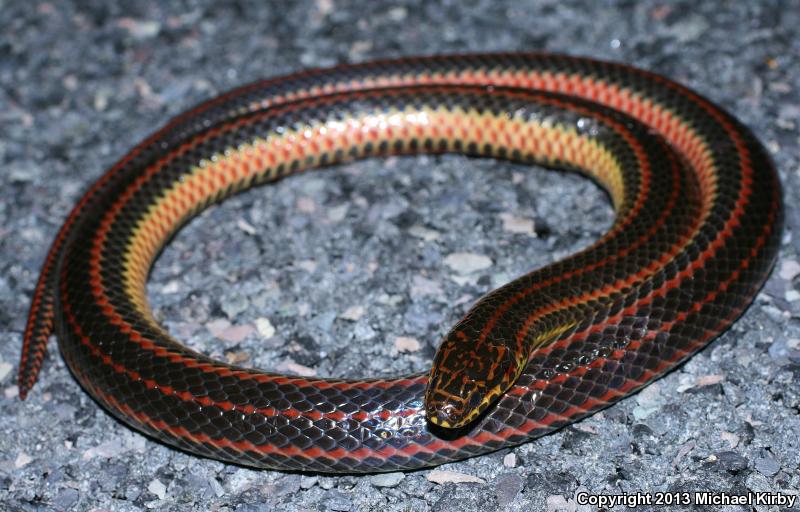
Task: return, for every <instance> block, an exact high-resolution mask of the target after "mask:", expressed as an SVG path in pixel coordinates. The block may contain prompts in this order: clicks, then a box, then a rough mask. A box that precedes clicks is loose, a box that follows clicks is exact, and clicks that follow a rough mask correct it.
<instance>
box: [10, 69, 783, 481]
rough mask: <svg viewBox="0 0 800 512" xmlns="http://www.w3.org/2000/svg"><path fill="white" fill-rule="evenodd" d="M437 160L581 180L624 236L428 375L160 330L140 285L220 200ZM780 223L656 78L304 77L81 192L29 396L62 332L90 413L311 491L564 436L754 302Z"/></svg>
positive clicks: (176, 128)
mask: <svg viewBox="0 0 800 512" xmlns="http://www.w3.org/2000/svg"><path fill="white" fill-rule="evenodd" d="M444 152H457V153H465V154H468V155H476V156H490V157H496V158H504V159H510V160H513V161H518V162H532V163H538V164H543V165H547V166H550V167H556V168H560V169H569V170H576V171H579V172H582V173H585V174H587V175H589V176H590V177H592V178H593V179H594V180H595V181H596V182H598V183H599V184H600V185H601V186H602V187H603V188H604V189H605V190H606V191H607V192H608V194H609V196H610V198H611V201H612V203H613V206H614V208H615V211H616V221H615V223H614V225H613V226H612V228H611V229H610V231H609V232H608V233H607V234H606V235H605V236H604V237H603V238H602V239H600V240H599V241H598V242H596V243H595V244H594V245H592V246H591V247H590V248H588V249H586V250H584V251H582V252H580V253H578V254H575V255H573V256H571V257H569V258H567V259H565V260H562V261H559V262H557V263H555V264H553V265H550V266H547V267H545V268H543V269H540V270H536V271H534V272H532V273H530V274H527V275H525V276H522V277H520V278H519V279H517V280H515V281H513V282H511V283H509V284H507V285H505V286H503V287H501V288H499V289H498V290H495V291H493V292H491V293H489V294H488V295H487V296H485V297H484V298H482V299H481V300H480V301H479V302H478V303H477V304H476V305H475V306H474V307H473V308H472V309H471V310H470V312H469V313H468V314H467V316H466V317H465V318H464V319H463V320H461V321H460V322H459V323H458V324H457V325H456V326H455V327H453V329H452V330H451V331H450V333H449V334H448V335H447V336H446V338H445V339H444V340H443V341H442V344H441V346H440V348H439V350H438V352H437V354H436V357H435V359H434V364H433V369H432V371H431V374H430V375H412V376H407V377H399V378H395V379H386V380H344V379H342V380H340V379H316V378H314V379H311V378H302V377H296V376H289V375H277V374H272V373H265V372H262V371H259V370H254V369H244V368H238V367H235V366H231V365H228V364H225V363H222V362H219V361H215V360H212V359H210V358H208V357H206V356H204V355H202V354H198V353H196V352H193V351H191V350H189V349H187V348H186V347H184V346H183V345H181V344H180V343H178V342H177V341H175V340H174V339H173V338H172V337H171V336H170V335H169V334H168V333H167V332H166V331H165V330H164V329H163V328H162V327H161V326H160V325H159V324H158V323H157V322H156V321H155V320H154V318H153V316H152V314H151V310H150V308H149V306H148V303H147V299H146V294H145V281H146V278H147V274H148V271H149V269H150V267H151V264H152V262H153V260H154V258H155V257H156V256H157V254H158V252H159V250H160V249H161V248H162V246H163V244H164V243H165V241H166V240H168V239H169V237H170V236H171V235H172V234H173V233H174V232H175V231H176V230H177V229H179V228H180V227H181V226H182V225H183V224H184V223H185V222H186V221H187V220H188V219H190V218H191V217H193V216H194V215H195V214H197V213H198V212H199V211H200V210H202V209H203V208H205V207H206V206H208V205H209V204H211V203H212V202H215V201H219V200H222V199H223V198H225V197H227V196H229V195H231V194H233V193H235V192H237V191H240V190H242V189H245V188H247V187H250V186H252V185H255V184H258V183H265V182H270V181H274V180H276V179H279V178H282V177H285V176H287V175H289V174H293V173H296V172H300V171H303V170H306V169H311V168H315V167H320V166H324V165H328V164H333V163H336V162H342V161H345V160H350V159H354V158H361V157H366V156H374V155H387V154H414V153H444ZM781 224H782V208H781V197H780V186H779V182H778V178H777V175H776V172H775V170H774V168H773V166H772V164H771V162H770V159H769V157H768V155H767V154H766V151H765V150H764V148H763V147H762V146H761V144H759V142H758V141H757V140H756V139H755V138H754V137H753V136H752V135H751V134H750V132H749V131H748V130H747V129H746V128H744V127H743V126H742V125H741V124H740V123H739V122H738V121H737V120H736V119H734V118H733V117H731V116H730V115H728V114H727V113H725V112H724V111H722V110H721V109H719V108H718V107H716V106H715V105H714V104H712V103H711V102H709V101H708V100H706V99H704V98H702V97H700V96H699V95H697V94H695V93H694V92H692V91H690V90H688V89H686V88H684V87H682V86H680V85H678V84H676V83H674V82H672V81H670V80H668V79H665V78H663V77H660V76H658V75H655V74H652V73H649V72H646V71H641V70H638V69H635V68H631V67H628V66H624V65H621V64H613V63H606V62H599V61H595V60H590V59H583V58H575V57H566V56H553V55H534V54H510V55H475V56H447V57H423V58H408V59H401V60H389V61H379V62H373V63H367V64H359V65H352V66H342V67H336V68H333V69H326V70H312V71H305V72H301V73H297V74H294V75H290V76H286V77H282V78H275V79H271V80H266V81H263V82H259V83H255V84H252V85H249V86H245V87H242V88H239V89H237V90H234V91H232V92H229V93H227V94H224V95H222V96H220V97H218V98H215V99H213V100H210V101H208V102H206V103H203V104H201V105H200V106H198V107H196V108H195V109H193V110H191V111H188V112H186V113H185V114H183V115H181V116H179V117H177V118H175V119H174V120H172V121H171V122H170V123H168V124H167V125H166V126H165V127H164V128H162V129H161V130H159V131H158V132H157V133H155V134H154V135H153V136H151V137H150V138H148V139H147V140H145V141H144V142H142V143H141V144H140V145H138V146H136V147H135V148H134V149H133V150H132V151H131V152H130V153H129V154H128V155H127V156H125V157H124V158H123V159H122V160H121V161H120V162H119V163H118V164H116V165H115V166H114V167H113V168H112V169H110V170H109V171H108V172H107V173H106V174H105V175H104V176H103V177H102V178H100V180H99V181H97V182H96V183H95V184H94V185H93V186H92V187H91V188H90V189H89V190H88V192H86V194H85V195H84V196H83V197H82V198H81V200H80V201H79V203H78V205H77V206H76V207H75V209H74V210H73V211H72V213H71V214H70V215H69V217H68V218H67V220H66V221H65V223H64V226H63V227H62V229H61V230H60V232H59V234H58V236H57V238H56V240H55V242H54V244H53V247H52V249H51V251H50V253H49V255H48V257H47V260H46V262H45V265H44V269H43V271H42V274H41V277H40V280H39V283H38V285H37V288H36V292H35V296H34V299H33V304H32V307H31V312H30V317H29V321H28V325H27V329H26V332H25V339H24V346H23V352H22V361H21V365H20V373H19V383H20V394H21V396H22V397H23V398H24V397H25V396H26V395H27V393H28V391H29V390H30V388H31V387H32V386H33V384H34V382H35V380H36V376H37V374H38V371H39V369H40V368H41V363H42V359H43V356H44V353H45V349H46V342H47V338H48V336H49V334H50V333H51V332H52V331H53V330H55V331H56V333H57V335H58V339H59V345H60V348H61V352H62V354H63V356H64V358H65V360H66V362H67V363H68V365H69V367H70V369H71V370H72V372H73V373H74V375H75V376H76V378H77V379H78V381H79V382H80V383H81V384H82V385H83V387H84V388H85V389H86V390H87V391H88V392H89V393H90V394H91V395H92V396H93V397H94V398H95V399H96V400H97V401H98V402H100V403H101V404H102V405H103V406H105V407H106V408H107V409H108V410H109V411H111V412H112V413H113V414H114V415H115V416H116V417H118V418H120V419H121V420H122V421H124V422H125V423H127V424H129V425H131V426H133V427H134V428H136V429H138V430H141V431H143V432H145V433H147V434H149V435H151V436H153V437H155V438H158V439H160V440H162V441H164V442H166V443H169V444H171V445H174V446H177V447H180V448H183V449H186V450H188V451H191V452H194V453H197V454H201V455H205V456H209V457H214V458H218V459H222V460H228V461H233V462H237V463H242V464H246V465H252V466H259V467H267V468H277V469H301V470H312V471H321V472H374V471H390V470H397V469H409V468H416V467H422V466H429V465H436V464H441V463H444V462H449V461H454V460H458V459H462V458H465V457H469V456H473V455H477V454H481V453H486V452H489V451H492V450H496V449H499V448H502V447H505V446H510V445H515V444H519V443H521V442H524V441H526V440H528V439H531V438H533V437H535V436H538V435H541V434H543V433H546V432H549V431H552V430H553V429H556V428H558V427H560V426H563V425H564V424H566V423H569V422H572V421H574V420H576V419H578V418H581V417H583V416H586V415H588V414H590V413H592V412H593V411H596V410H598V409H600V408H602V407H605V406H607V405H609V404H611V403H613V402H615V401H617V400H619V399H620V398H622V397H624V396H626V395H628V394H630V393H631V392H633V391H635V390H637V389H639V388H640V387H642V386H644V385H645V384H647V383H648V382H650V381H652V380H653V379H655V378H657V377H658V376H660V375H662V374H663V373H665V372H666V371H668V370H670V369H671V368H673V367H674V366H675V365H677V364H678V363H680V362H681V361H683V360H684V359H686V358H687V357H689V356H690V355H691V354H692V353H694V352H695V351H697V350H698V349H700V348H701V347H703V346H704V345H705V344H706V343H708V342H709V341H710V340H711V339H713V338H714V337H716V336H717V335H718V334H719V333H720V332H722V331H723V330H725V329H726V328H727V327H728V326H729V325H730V324H731V322H733V321H734V320H735V319H736V317H737V316H738V315H739V314H740V313H741V312H742V311H743V310H744V308H745V307H746V306H747V305H748V304H749V302H750V301H751V300H752V299H753V297H754V296H755V294H756V293H757V291H758V289H759V287H760V286H761V285H762V283H763V281H764V280H765V278H766V276H767V274H768V272H769V270H770V268H771V266H772V264H773V262H774V260H775V255H776V252H777V247H778V242H779V236H780V230H781Z"/></svg>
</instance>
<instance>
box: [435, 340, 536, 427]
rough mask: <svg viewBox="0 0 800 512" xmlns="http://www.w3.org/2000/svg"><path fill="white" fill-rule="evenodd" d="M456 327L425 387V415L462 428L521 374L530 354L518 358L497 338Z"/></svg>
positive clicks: (443, 343) (440, 351)
mask: <svg viewBox="0 0 800 512" xmlns="http://www.w3.org/2000/svg"><path fill="white" fill-rule="evenodd" d="M465 327H466V326H463V325H460V326H456V328H454V329H453V331H451V332H450V334H448V335H447V337H446V338H445V339H444V341H442V344H441V345H440V346H439V350H438V351H437V352H436V356H435V357H434V360H433V368H432V369H431V375H430V379H429V381H428V387H427V388H426V390H425V414H426V417H427V419H428V421H430V422H431V423H433V424H434V425H437V426H440V427H444V428H460V427H463V426H465V425H468V424H469V423H470V422H472V421H473V420H475V419H476V418H477V417H478V416H479V415H480V414H481V413H482V412H483V411H485V410H486V409H487V408H488V407H489V406H490V405H492V404H493V403H494V402H495V401H496V400H497V399H498V398H499V397H500V396H501V395H502V394H503V393H504V392H505V391H506V390H507V389H508V388H509V387H511V385H512V384H513V383H514V381H516V379H517V377H519V375H520V373H522V369H523V368H524V363H525V361H526V360H527V357H517V356H516V354H514V353H513V351H512V350H511V348H510V346H509V344H508V343H506V342H504V341H503V340H499V339H497V338H496V337H488V338H486V339H481V338H480V337H479V336H478V332H479V331H476V332H475V336H469V335H468V334H466V333H467V332H473V330H472V329H466V328H465Z"/></svg>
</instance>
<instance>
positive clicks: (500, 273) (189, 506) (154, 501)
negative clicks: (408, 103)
mask: <svg viewBox="0 0 800 512" xmlns="http://www.w3.org/2000/svg"><path fill="white" fill-rule="evenodd" d="M124 4H125V7H124V8H123V7H114V6H113V5H112V3H111V2H102V1H88V0H86V1H73V2H68V1H63V2H62V1H58V2H56V1H52V2H37V1H9V0H6V1H3V0H0V26H2V27H3V30H2V32H0V106H2V108H0V134H2V135H1V136H0V162H2V169H3V172H2V180H3V186H2V188H1V189H0V194H1V195H2V201H0V269H1V270H0V340H2V343H0V390H1V391H2V392H0V509H2V510H141V509H155V510H226V511H233V510H235V511H250V510H287V511H294V510H320V511H322V510H336V511H351V510H352V511H356V510H381V511H387V512H388V511H395V510H397V511H399V510H414V511H420V512H421V511H427V510H481V511H486V510H493V509H495V508H497V509H503V510H520V511H521V510H526V511H527V510H548V509H549V510H556V509H566V510H588V507H581V506H578V505H577V504H576V503H575V501H574V497H575V493H576V491H579V490H583V491H588V492H592V493H605V494H619V493H622V492H629V493H630V492H637V491H667V490H669V491H690V490H726V491H731V492H747V491H748V490H750V491H775V492H777V491H781V492H785V493H789V494H796V493H797V492H798V489H800V470H799V469H798V465H799V464H800V442H798V432H800V393H799V392H798V390H800V386H798V381H800V260H799V259H798V253H800V236H798V235H796V233H797V232H798V229H800V207H798V206H797V205H798V199H800V198H798V184H799V183H800V127H798V123H799V122H800V78H799V77H800V36H799V35H798V28H797V27H798V26H800V3H798V2H797V1H785V2H779V1H765V2H724V3H722V2H720V3H718V2H691V1H684V2H675V3H664V2H653V1H649V2H641V3H640V2H585V3H584V2H561V1H544V2H532V1H531V2H519V1H515V0H508V1H499V0H491V1H489V0H486V1H475V2H469V5H468V6H467V5H465V4H462V3H459V2H445V3H437V2H432V1H423V0H419V1H405V2H396V3H392V4H389V3H387V2H357V3H352V4H351V3H349V2H344V1H341V0H316V1H314V2H292V3H288V2H286V3H284V2H271V3H267V2H257V1H253V2H245V1H241V2H235V3H230V4H228V3H222V2H214V1H212V0H209V1H203V2H200V1H195V0H189V1H187V2H184V3H182V4H183V5H180V6H179V5H177V3H172V2H156V1H150V2H136V3H134V2H125V3H124ZM487 50H550V51H561V52H570V53H574V54H583V55H591V56H595V57H602V58H609V59H615V60H619V61H623V62H627V63H631V64H635V65H639V66H643V67H646V68H650V69H653V70H655V71H658V72H661V73H665V74H667V75H670V76H672V77H674V78H676V79H678V80H680V81H681V82H683V83H685V84H688V85H689V86H692V87H694V88H696V89H697V90H699V91H701V92H703V93H705V94H706V95H708V96H710V97H712V98H713V99H714V100H716V101H717V102H719V103H720V104H722V105H724V106H725V107H726V108H728V109H729V110H731V111H732V112H734V113H735V114H736V115H737V116H739V117H740V118H741V119H742V120H743V121H744V122H745V123H747V124H748V125H749V126H751V127H752V128H753V130H754V131H755V132H756V134H757V135H758V136H759V137H760V138H761V139H762V140H763V141H764V142H765V143H766V144H767V146H768V148H769V149H770V151H771V152H772V154H773V157H774V159H775V162H776V163H777V165H778V167H779V169H780V171H781V175H782V178H783V183H784V186H785V195H786V204H787V219H788V224H789V228H788V229H787V230H786V233H785V237H784V240H783V247H782V252H781V258H780V261H779V263H778V266H777V268H776V271H775V272H774V273H773V276H772V278H771V279H770V281H769V283H768V284H767V286H766V287H765V289H764V291H763V292H762V293H761V294H760V295H759V297H758V299H757V300H756V303H755V304H754V305H753V307H751V308H750V309H749V311H748V312H747V313H746V314H745V315H744V317H743V318H742V319H741V320H740V321H739V322H737V324H736V325H735V326H734V328H733V329H732V330H730V331H729V332H728V333H726V334H725V335H723V336H722V337H721V338H720V339H719V340H717V341H716V342H714V343H713V344H712V345H711V346H710V347H708V348H707V349H706V350H704V351H703V352H702V353H700V354H698V355H697V356H696V357H694V358H693V359H692V360H691V361H689V363H688V364H686V365H684V366H682V367H681V368H680V369H678V370H677V371H675V372H673V373H671V374H670V375H669V376H667V377H666V378H664V379H662V380H660V381H658V382H657V383H655V384H654V385H653V386H651V387H649V388H647V389H646V391H644V392H643V393H640V394H638V395H637V396H634V397H631V398H629V399H627V400H625V401H623V402H622V403H620V404H618V405H617V406H615V407H612V408H610V409H608V410H606V411H604V412H603V413H601V414H597V415H595V416H593V417H591V418H590V419H587V420H585V421H583V422H581V423H578V424H576V425H573V426H571V427H568V428H566V429H563V430H562V431H560V432H558V433H556V434H554V435H550V436H547V437H545V438H542V439H540V440H537V441H534V442H531V443H528V444H525V445H523V446H520V447H517V448H515V449H513V450H505V451H502V452H499V453H496V454H492V455H488V456H484V457H480V458H475V459H471V460H467V461H464V462H461V463H457V464H451V465H449V466H446V467H442V468H437V470H438V471H450V472H455V473H460V474H463V475H467V476H469V477H470V478H469V480H470V482H464V483H435V482H434V481H433V480H436V481H440V480H441V479H440V478H439V477H438V476H436V475H439V476H441V473H436V474H434V473H432V472H431V471H418V472H413V473H405V474H390V475H380V476H374V475H373V476H364V477H357V476H342V477H330V476H322V475H301V474H286V473H279V472H271V471H252V470H249V469H244V468H241V467H237V466H233V465H226V464H222V463H219V462H215V461H211V460H206V459H201V458H197V457H194V456H191V455H187V454H185V453H182V452H179V451H176V450H173V449H170V448H167V447H165V446H163V445H161V444H158V443H155V442H153V441H151V440H149V439H146V438H144V437H143V436H140V435H139V434H136V433H134V432H132V431H131V430H130V429H128V428H126V427H124V426H122V425H121V424H119V423H117V422H116V421H114V420H112V419H111V417H110V416H109V415H108V414H106V413H105V412H103V410H101V409H100V408H99V407H98V406H97V405H96V404H95V403H94V402H93V401H92V400H91V399H89V398H88V396H87V395H86V394H85V393H84V392H83V391H82V390H81V389H80V388H79V386H78V385H77V384H76V383H75V381H74V380H73V379H72V377H71V376H70V375H69V372H68V371H67V369H66V368H65V366H64V364H63V362H62V361H61V359H60V357H58V356H57V355H55V344H54V343H53V345H52V346H51V350H52V352H53V354H51V357H50V358H49V359H48V361H47V362H46V365H45V369H44V371H43V372H42V376H41V379H40V381H39V384H38V386H37V387H36V388H35V389H34V391H33V394H32V396H31V397H30V398H29V399H28V400H27V401H26V402H24V403H21V402H20V401H19V400H18V399H17V398H16V394H17V389H16V387H15V385H14V382H15V372H16V361H17V358H18V355H19V349H20V337H21V332H22V330H23V326H24V322H25V316H26V312H27V308H28V301H29V298H30V295H31V292H32V289H33V287H34V283H35V280H36V277H37V275H38V270H39V266H40V264H41V262H42V261H43V258H44V256H45V252H46V250H47V247H48V245H49V243H50V241H51V239H52V237H53V236H54V235H55V232H56V230H57V228H58V226H59V225H60V223H61V222H62V220H63V218H64V215H65V214H66V212H67V211H68V209H69V208H70V207H71V205H72V204H73V203H74V201H75V200H76V199H77V198H78V196H79V194H80V193H81V191H82V190H84V189H85V188H86V187H87V186H88V184H89V183H90V182H91V181H92V180H94V179H95V178H97V177H98V176H99V175H100V174H101V173H102V172H103V170H104V169H105V168H106V167H108V166H109V165H110V164H112V163H113V162H114V160H115V159H116V158H118V157H120V156H121V155H122V154H124V152H125V151H126V150H127V149H129V148H130V147H131V146H132V144H134V143H135V142H136V141H137V140H139V139H141V138H142V137H144V136H146V135H147V134H148V133H149V132H150V131H151V130H152V129H153V128H155V127H156V126H157V125H159V124H161V123H164V122H165V121H166V120H167V119H168V118H169V117H170V116H172V115H175V114H177V113H178V112H180V111H181V110H183V109H185V108H187V107H189V106H191V105H193V104H194V103H196V102H198V101H200V100H202V99H204V98H208V97H210V96H213V95H215V94H217V93H219V92H221V91H223V90H225V89H228V88H230V87H232V86H235V85H237V84H241V83H243V82H247V81H250V80H253V79H256V78H259V77H263V76H269V75H276V74H281V73H285V72H288V71H291V70H297V69H301V68H304V67H310V66H318V65H329V64H334V63H337V62H351V61H361V60H365V59H368V58H373V57H386V56H397V55H407V54H418V53H436V52H453V51H487ZM610 222H611V211H610V208H609V206H608V204H607V203H606V201H605V199H604V197H603V195H602V194H601V193H600V192H599V190H598V189H597V188H596V187H595V186H593V185H592V184H591V183H588V182H587V181H585V180H583V179H580V178H578V177H576V176H571V175H563V174H557V173H551V172H547V171H544V170H539V169H534V170H531V169H528V168H524V167H521V166H517V165H510V164H505V163H498V162H491V161H478V160H469V159H465V158H460V157H442V158H432V157H420V158H408V159H406V158H401V159H397V158H390V159H388V160H370V161H366V162H360V163H356V164H352V165H346V166H342V167H339V168H336V169H333V170H329V171H326V172H324V173H310V174H307V175H304V176H301V177H297V178H293V179H290V180H286V181H284V182H282V183H280V184H278V185H276V186H273V187H265V188H261V189H258V190H253V191H249V192H248V193H245V194H243V195H240V196H238V197H236V198H234V199H232V200H230V201H229V202H227V203H225V204H224V205H223V206H221V207H215V208H213V209H211V210H209V211H207V212H206V213H204V214H203V215H202V216H201V217H200V218H199V219H197V220H196V221H194V222H192V223H191V224H190V225H189V226H188V228H187V229H185V230H184V231H182V232H181V233H180V234H179V236H178V237H177V238H176V240H175V241H174V243H172V244H171V245H170V246H169V248H168V249H167V250H166V251H165V252H164V254H163V256H162V257H161V259H160V260H159V261H158V263H157V264H156V266H155V269H154V271H153V276H152V279H151V282H150V285H149V293H150V300H151V302H152V305H153V307H154V308H155V310H156V314H157V316H158V317H159V318H161V319H162V320H163V322H164V323H165V325H167V326H168V328H169V329H170V330H171V331H172V332H173V333H175V334H176V335H177V336H179V337H180V338H181V339H183V340H186V342H187V344H189V345H191V346H192V347H195V348H197V349H199V350H202V351H204V352H207V353H209V354H211V355H213V356H214V357H219V358H227V359H228V360H231V361H238V362H240V363H242V364H251V365H254V366H258V367H262V368H267V369H279V370H281V369H283V370H289V371H295V372H310V373H314V374H317V375H321V376H328V375H336V376H345V375H346V376H379V375H386V374H394V373H398V372H408V371H424V370H426V369H427V368H428V366H429V364H430V359H431V357H432V354H433V353H434V346H435V344H436V342H437V340H438V339H439V337H440V336H441V335H442V334H443V333H444V332H445V331H446V330H447V328H448V327H449V326H450V325H452V324H453V323H454V322H455V321H456V320H457V319H458V318H459V316H460V315H461V314H462V313H463V312H464V311H465V310H466V308H468V306H469V305H470V303H471V302H472V301H473V300H475V299H476V298H477V297H479V296H480V295H481V294H482V293H485V292H486V291H488V290H489V289H491V288H492V287H494V286H496V285H498V284H502V283H503V282H505V281H507V280H508V279H509V278H511V277H513V276H515V275H517V274H519V273H521V272H524V271H527V270H529V269H530V268H531V267H533V266H538V265H542V264H545V263H547V262H549V261H551V260H553V259H556V258H561V257H563V256H564V255H566V254H569V253H571V252H573V251H575V250H577V249H578V248H580V247H584V246H586V245H587V244H588V243H590V242H591V241H592V240H594V239H596V238H597V237H598V236H599V235H600V234H601V233H602V232H603V230H604V229H605V228H606V227H607V226H608V225H609V223H610ZM459 265H461V266H462V267H461V268H459ZM464 265H466V266H467V267H471V270H472V271H471V272H466V271H465V270H470V269H469V268H467V269H465V268H463V266H464ZM446 475H447V474H445V476H446ZM450 478H451V479H452V475H451V477H450ZM445 479H447V478H445ZM756 509H757V510H769V509H770V508H769V507H763V506H758V507H756ZM726 510H744V508H741V509H740V508H737V507H728V508H726Z"/></svg>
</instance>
